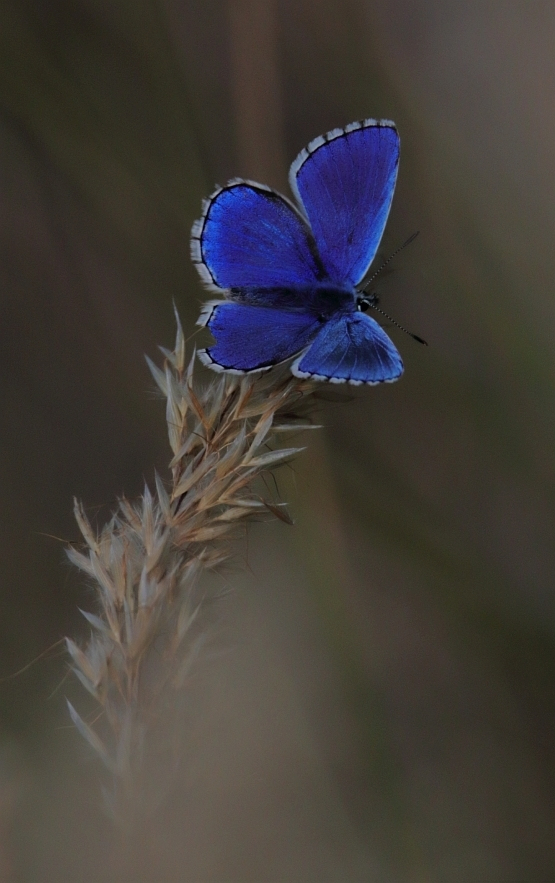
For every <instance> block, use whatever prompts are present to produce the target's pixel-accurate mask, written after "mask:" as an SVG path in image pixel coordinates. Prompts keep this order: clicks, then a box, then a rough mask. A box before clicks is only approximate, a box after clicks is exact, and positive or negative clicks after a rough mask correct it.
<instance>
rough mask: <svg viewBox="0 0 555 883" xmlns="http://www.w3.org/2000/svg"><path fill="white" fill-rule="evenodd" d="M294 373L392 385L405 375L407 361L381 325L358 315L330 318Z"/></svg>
mask: <svg viewBox="0 0 555 883" xmlns="http://www.w3.org/2000/svg"><path fill="white" fill-rule="evenodd" d="M291 371H292V372H293V374H294V375H295V376H296V377H307V378H308V377H311V378H313V379H314V380H329V381H331V383H351V384H353V385H354V386H359V385H360V384H361V383H369V384H375V383H392V382H393V381H394V380H397V379H398V378H399V377H400V376H401V374H402V373H403V362H402V360H401V356H400V355H399V353H398V352H397V349H396V348H395V346H394V345H393V343H392V341H391V340H390V339H389V337H388V336H387V334H386V333H385V331H383V330H382V328H380V326H379V325H378V323H377V322H375V321H374V320H373V319H371V318H370V316H367V315H366V314H365V313H361V312H356V313H351V314H350V315H343V316H339V317H337V318H334V319H330V321H329V322H327V323H326V324H325V325H324V326H323V327H322V329H321V330H320V331H319V332H318V333H317V335H316V337H315V339H314V342H313V343H312V344H311V345H310V346H309V347H308V349H307V350H306V351H305V352H304V353H302V354H301V355H300V356H299V358H298V359H296V360H295V362H293V365H292V366H291Z"/></svg>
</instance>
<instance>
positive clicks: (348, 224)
mask: <svg viewBox="0 0 555 883" xmlns="http://www.w3.org/2000/svg"><path fill="white" fill-rule="evenodd" d="M398 164H399V136H398V134H397V130H396V128H395V125H394V123H392V122H390V121H389V120H363V121H362V122H357V123H351V124H350V125H349V126H346V127H345V128H344V129H334V130H333V131H331V132H328V133H327V134H326V135H321V136H320V137H319V138H316V139H315V140H314V141H311V143H310V144H309V145H308V147H306V148H305V149H304V150H302V151H301V153H300V154H299V156H298V157H297V159H296V160H295V161H294V163H293V164H292V166H291V170H290V173H289V181H290V184H291V189H292V190H293V193H294V194H295V196H296V198H297V199H298V201H299V204H300V205H301V207H302V208H303V209H304V211H305V212H306V216H307V218H308V221H309V223H310V226H311V228H312V233H313V235H314V239H315V240H316V245H317V247H318V252H319V255H320V258H321V260H322V263H323V265H324V267H325V269H326V271H327V273H328V275H329V277H330V278H331V279H332V280H333V281H334V282H338V283H341V284H345V283H350V284H351V285H358V283H359V282H360V281H361V280H362V279H363V277H364V276H365V274H366V272H367V270H368V268H369V266H370V264H371V263H372V260H373V259H374V257H375V255H376V251H377V249H378V246H379V243H380V240H381V238H382V234H383V231H384V227H385V224H386V221H387V216H388V214H389V209H390V207H391V201H392V199H393V191H394V189H395V182H396V179H397V167H398Z"/></svg>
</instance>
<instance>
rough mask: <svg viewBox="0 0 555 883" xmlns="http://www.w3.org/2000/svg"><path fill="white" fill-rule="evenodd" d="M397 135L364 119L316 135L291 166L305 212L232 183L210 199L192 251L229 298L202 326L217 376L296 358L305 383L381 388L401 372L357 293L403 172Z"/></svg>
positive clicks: (256, 187)
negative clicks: (399, 173) (211, 341)
mask: <svg viewBox="0 0 555 883" xmlns="http://www.w3.org/2000/svg"><path fill="white" fill-rule="evenodd" d="M398 159H399V139H398V135H397V131H396V129H395V127H394V125H393V123H390V122H388V121H380V122H378V121H376V120H365V121H363V122H361V123H353V124H351V125H350V126H347V127H346V128H345V129H334V130H333V131H332V132H329V133H328V134H327V135H325V136H321V137H320V138H317V139H315V140H314V141H313V142H311V143H310V144H309V145H308V147H307V148H305V149H304V150H303V151H301V153H300V154H299V156H298V157H297V159H296V160H295V162H294V163H293V165H292V166H291V172H290V182H291V187H292V190H293V193H294V195H295V197H296V201H297V205H295V204H293V203H291V202H290V201H289V200H287V199H285V198H284V197H282V196H281V195H280V194H278V193H276V192H275V191H273V190H271V189H270V188H267V187H265V186H264V185H261V184H256V183H255V182H252V181H243V180H234V181H231V182H230V183H229V184H228V185H227V186H226V187H223V188H220V189H218V190H217V191H216V192H215V193H214V194H213V195H212V196H211V197H210V199H209V200H207V201H206V202H205V203H204V210H203V215H202V217H201V218H200V219H199V220H198V221H197V222H196V223H195V225H194V227H193V231H192V237H191V254H192V258H193V261H194V263H195V264H196V265H197V268H198V270H199V273H200V275H201V278H202V279H203V281H204V282H205V284H206V285H207V286H208V287H209V288H210V289H211V290H213V291H218V292H220V293H221V294H225V295H226V299H225V300H217V301H210V302H209V303H207V304H206V305H205V307H204V309H203V310H202V314H201V317H200V319H199V324H201V325H206V326H207V327H208V328H209V329H210V331H211V332H212V334H213V335H214V337H215V339H216V343H215V344H214V345H213V346H210V347H208V348H207V349H206V350H201V351H200V353H199V356H200V358H201V359H202V361H203V362H204V363H205V364H207V365H209V367H211V368H213V369H214V370H217V371H226V372H229V373H236V374H244V373H248V372H251V371H261V370H267V369H269V368H271V367H272V366H273V365H276V364H278V363H280V362H283V361H285V360H287V359H291V358H293V357H296V358H295V359H294V361H293V362H292V364H291V371H292V373H293V374H295V375H296V376H299V377H307V378H308V377H310V378H314V379H317V380H329V381H331V382H333V383H345V382H348V383H352V384H355V385H357V384H360V383H370V384H372V383H381V382H391V381H393V380H396V379H397V378H398V377H399V376H400V375H401V374H402V371H403V364H402V361H401V357H400V356H399V353H398V352H397V350H396V348H395V346H394V345H393V343H392V341H391V340H390V339H389V337H388V336H387V335H386V334H385V332H384V331H383V330H382V329H381V328H380V326H379V325H378V324H377V322H375V321H374V320H373V319H372V318H370V317H369V316H367V315H366V313H365V312H364V310H365V309H367V308H368V299H366V300H365V298H364V296H363V295H362V293H360V292H359V291H358V290H357V285H358V284H359V283H360V281H361V280H362V278H363V277H364V275H365V274H366V272H367V270H368V267H369V266H370V263H371V261H372V260H373V258H374V256H375V253H376V250H377V248H378V245H379V242H380V239H381V236H382V233H383V228H384V226H385V222H386V219H387V215H388V213H389V208H390V205H391V200H392V197H393V190H394V186H395V180H396V175H397V165H398Z"/></svg>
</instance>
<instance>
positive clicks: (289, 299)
mask: <svg viewBox="0 0 555 883" xmlns="http://www.w3.org/2000/svg"><path fill="white" fill-rule="evenodd" d="M229 297H230V298H231V300H233V301H235V302H236V303H241V304H246V305H248V306H253V307H254V306H256V307H263V308H264V307H265V308H267V309H275V310H287V312H292V313H304V314H305V315H306V314H311V315H313V316H315V317H316V318H319V319H320V321H322V322H327V321H328V320H329V319H331V318H332V316H341V315H347V314H349V313H353V312H355V310H356V309H357V293H356V291H355V289H354V288H350V287H348V286H340V285H334V284H333V283H331V282H323V283H321V284H319V285H311V286H291V287H288V288H284V287H279V288H277V287H276V288H232V289H231V290H230V292H229Z"/></svg>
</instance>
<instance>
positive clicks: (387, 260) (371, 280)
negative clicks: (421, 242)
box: [362, 230, 420, 334]
mask: <svg viewBox="0 0 555 883" xmlns="http://www.w3.org/2000/svg"><path fill="white" fill-rule="evenodd" d="M419 233H420V230H417V231H416V233H413V234H412V236H409V238H408V239H407V240H406V242H403V244H402V245H400V246H399V248H396V249H395V251H394V252H393V254H390V255H389V257H388V258H387V259H386V260H385V261H384V262H383V264H382V265H381V267H379V268H378V269H377V270H376V272H375V273H373V274H372V276H370V279H369V280H368V282H367V283H366V284H365V286H364V288H363V289H362V291H366V289H367V288H368V286H369V285H371V284H372V282H373V281H374V279H375V278H376V276H379V275H380V273H381V272H382V270H384V269H385V267H387V265H388V264H389V263H391V261H392V260H393V258H394V257H397V255H398V254H399V252H400V251H403V249H404V248H406V247H407V245H410V244H411V242H414V240H415V239H416V237H417V236H418V234H419ZM403 330H404V329H403ZM407 334H408V332H407Z"/></svg>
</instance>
